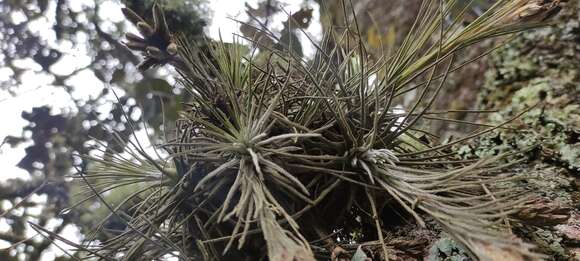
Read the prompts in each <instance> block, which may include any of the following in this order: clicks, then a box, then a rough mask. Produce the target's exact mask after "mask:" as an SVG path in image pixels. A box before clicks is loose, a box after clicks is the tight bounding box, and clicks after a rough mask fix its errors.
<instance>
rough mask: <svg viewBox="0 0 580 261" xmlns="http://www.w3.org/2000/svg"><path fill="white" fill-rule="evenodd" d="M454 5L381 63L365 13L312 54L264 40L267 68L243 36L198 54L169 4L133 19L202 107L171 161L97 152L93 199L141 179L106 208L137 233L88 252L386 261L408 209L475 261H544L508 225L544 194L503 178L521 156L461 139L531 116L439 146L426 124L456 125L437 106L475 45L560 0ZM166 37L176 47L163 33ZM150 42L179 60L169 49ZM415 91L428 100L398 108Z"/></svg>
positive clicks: (418, 26) (179, 130) (432, 9)
mask: <svg viewBox="0 0 580 261" xmlns="http://www.w3.org/2000/svg"><path fill="white" fill-rule="evenodd" d="M445 3H446V4H445V5H443V4H442V3H441V2H439V1H431V0H427V1H423V2H422V8H421V11H420V13H419V14H418V15H417V20H416V22H415V25H414V26H413V28H412V29H411V31H410V32H409V33H408V36H407V37H406V39H405V40H404V41H403V43H402V45H401V46H400V47H399V48H398V50H397V51H396V52H395V53H394V55H393V56H389V57H381V58H380V59H378V60H370V59H367V56H366V54H365V50H364V47H363V46H364V44H363V43H362V42H360V40H359V41H358V42H356V41H355V42H353V41H352V39H360V37H358V32H357V29H356V28H357V23H356V19H355V20H354V21H352V23H350V25H349V26H346V28H347V30H345V31H344V32H343V33H342V34H340V35H337V34H334V33H328V34H326V35H325V38H324V39H323V41H322V43H321V44H320V45H316V47H317V50H318V52H317V54H316V55H315V57H314V59H313V61H312V62H304V61H303V60H302V59H301V58H298V57H296V56H294V54H293V53H292V52H291V51H284V50H278V49H268V47H265V46H262V49H264V50H262V51H264V52H269V54H270V57H271V59H269V60H268V61H267V62H265V63H256V62H255V61H254V60H253V56H252V55H251V54H248V53H247V52H246V48H245V47H243V46H241V45H239V44H235V43H234V44H230V45H226V44H224V43H221V42H216V43H208V44H207V45H208V46H209V47H208V48H207V50H204V51H200V49H199V48H197V47H196V45H195V44H192V43H190V42H188V40H185V38H179V37H176V38H172V37H169V38H167V37H165V36H166V35H167V34H168V30H167V28H164V27H163V26H161V27H162V28H161V31H158V30H157V29H160V28H158V25H159V21H162V20H163V19H162V18H163V14H162V12H161V10H160V9H159V8H158V7H154V12H155V13H156V15H155V16H156V17H158V18H157V19H156V21H157V22H156V23H155V24H156V25H157V26H149V27H151V28H153V29H155V30H149V27H144V26H143V23H144V22H143V21H141V20H138V19H136V18H131V19H133V20H135V21H136V24H137V26H138V27H139V26H141V27H142V28H146V29H141V30H142V33H143V34H144V37H145V38H140V39H136V38H135V39H133V40H134V41H135V42H137V43H140V44H141V45H139V48H136V49H137V50H140V51H143V52H144V54H145V56H146V57H147V59H149V60H150V61H154V62H155V64H159V65H161V64H164V63H170V64H173V65H175V64H178V66H176V68H177V70H178V72H179V74H180V76H181V80H180V82H181V84H182V85H183V86H184V87H185V88H186V89H187V90H188V91H190V93H191V95H192V97H193V101H192V102H191V103H190V104H187V105H188V106H186V107H187V108H188V109H187V110H184V111H182V112H181V116H180V119H179V120H178V123H177V126H176V128H175V135H173V136H175V137H177V138H174V139H171V140H168V141H167V143H166V144H163V145H160V148H163V149H164V150H166V152H167V153H168V154H169V155H168V156H165V157H161V156H159V157H157V156H156V157H153V156H150V155H148V154H147V153H145V151H144V150H143V149H142V148H140V146H139V145H138V144H137V145H134V146H132V148H133V151H135V152H134V153H132V154H130V155H129V156H127V157H121V156H114V157H115V158H113V159H111V158H110V157H111V155H109V156H107V155H106V154H105V156H103V157H92V159H93V160H94V161H95V162H96V163H98V164H97V166H99V167H98V168H95V167H94V168H90V167H89V168H88V169H87V170H86V171H81V172H79V174H78V175H77V178H78V179H81V180H82V181H84V182H85V183H86V184H87V193H89V192H92V194H91V197H100V195H101V194H103V193H106V192H107V191H109V190H112V189H116V188H118V187H122V186H127V185H130V184H131V185H135V184H141V187H140V189H139V190H136V191H135V193H133V194H132V195H131V196H130V197H129V198H131V199H137V202H138V203H136V204H134V205H129V206H126V207H128V209H129V210H127V211H121V210H122V208H121V206H123V205H127V204H128V203H126V202H124V203H119V204H117V206H109V205H107V204H106V202H103V204H105V205H107V207H108V208H109V209H110V210H111V215H114V216H117V217H119V218H121V219H122V220H123V221H124V222H125V224H126V226H127V227H126V229H125V230H124V231H122V233H120V234H119V235H118V236H117V237H115V238H113V239H111V240H109V241H107V242H101V243H100V244H96V245H94V244H92V243H94V242H92V241H90V240H88V241H87V243H86V245H85V246H84V247H82V249H83V250H84V251H87V252H88V253H89V254H90V255H92V256H96V257H99V258H101V259H119V258H121V259H123V260H136V259H140V258H141V259H142V258H145V259H163V258H166V257H169V256H175V257H178V258H181V259H184V260H190V259H202V258H203V259H206V260H216V259H225V260H233V259H242V258H250V259H262V260H263V259H268V260H315V259H319V258H322V259H324V258H327V259H328V258H330V257H331V255H332V253H333V250H334V249H336V248H337V247H340V245H341V240H342V242H344V241H345V240H346V241H348V242H349V243H353V242H354V243H356V244H360V245H364V244H365V243H368V242H375V244H378V245H380V249H381V250H380V251H378V252H377V253H374V257H375V258H376V259H377V260H386V259H388V258H389V250H388V248H387V245H388V243H389V242H387V239H385V236H384V234H383V230H385V229H388V228H389V224H390V223H391V222H393V220H392V219H393V218H394V215H392V213H393V211H394V210H396V209H403V210H405V211H406V212H407V216H404V217H403V218H412V219H414V220H415V221H416V222H417V223H418V224H419V225H423V226H424V225H425V221H424V220H425V217H429V219H430V220H434V221H435V222H437V223H438V224H439V225H440V226H441V227H442V228H443V230H445V231H446V232H447V233H448V234H449V235H451V236H452V237H453V238H454V239H455V240H456V241H458V242H460V243H461V244H463V245H464V246H465V248H466V249H467V250H468V251H470V254H471V255H472V256H473V257H474V258H477V259H497V258H498V256H502V257H504V258H510V260H524V259H525V258H532V259H533V258H538V257H539V256H540V255H538V254H536V253H534V252H533V251H532V246H531V245H530V244H526V243H524V242H522V241H521V240H519V239H517V238H516V237H515V236H514V235H512V234H510V233H509V232H508V230H507V229H506V226H509V216H510V214H513V213H515V212H518V211H520V210H521V209H522V208H525V207H526V203H527V202H529V200H530V198H531V196H530V195H529V193H527V192H526V191H519V190H518V189H515V188H514V189H512V188H510V187H509V186H502V187H497V186H495V184H498V183H506V182H512V181H514V180H517V179H518V178H519V177H518V176H516V175H514V173H512V172H510V171H509V168H508V167H509V166H511V165H515V164H518V163H520V162H521V161H522V160H521V159H518V158H517V157H512V156H513V155H498V156H496V157H492V158H487V159H482V160H462V159H461V158H460V157H459V156H458V155H457V152H456V151H455V150H454V149H453V148H454V145H457V144H460V143H464V142H467V141H468V140H470V139H472V138H474V137H477V136H480V135H484V134H486V133H489V132H491V131H493V130H496V129H498V128H503V127H505V125H507V124H509V122H510V121H513V120H514V119H516V118H517V117H518V115H516V116H514V118H513V119H511V120H509V121H507V122H505V123H503V124H500V125H497V126H491V125H486V124H480V123H470V122H464V123H465V124H471V125H476V126H478V127H480V129H479V130H478V131H476V132H474V133H472V134H469V135H467V136H466V137H463V138H459V139H455V140H452V141H449V142H447V143H438V142H437V139H436V137H434V135H432V134H430V133H429V131H428V126H429V124H428V123H429V121H430V120H448V119H447V118H446V116H445V115H446V114H447V113H449V112H447V111H439V110H435V109H433V108H432V104H433V102H434V101H435V100H436V99H437V97H439V96H440V95H444V89H445V88H444V87H445V81H446V79H447V76H448V75H449V74H450V73H452V72H454V71H457V70H459V69H460V68H461V66H462V65H464V64H466V63H468V62H469V61H463V60H461V59H460V58H458V57H460V55H458V54H460V52H461V50H463V49H465V48H468V47H469V46H472V45H473V44H476V43H478V42H480V41H482V40H485V39H489V38H492V37H501V36H505V35H509V34H513V33H517V32H520V31H522V30H527V29H531V28H535V27H538V26H542V25H544V24H543V23H541V20H543V18H544V17H545V15H551V12H552V11H553V10H554V9H557V8H558V5H557V4H558V3H559V1H524V0H517V1H512V0H503V1H502V0H500V1H496V3H495V4H493V5H492V6H491V7H490V8H489V10H487V11H486V12H485V13H483V14H482V15H481V16H479V17H478V18H477V19H475V20H474V21H473V22H471V23H469V24H468V25H464V24H463V23H461V22H460V21H461V17H460V16H459V17H458V18H456V21H454V22H453V23H451V24H449V23H444V22H443V21H444V19H445V18H446V17H448V16H449V12H450V10H456V9H454V7H455V4H457V3H456V1H453V0H451V1H445ZM156 8H157V10H156ZM465 8H468V7H465ZM345 10H349V8H348V6H347V7H345ZM460 13H461V12H460ZM126 14H127V12H126ZM131 16H132V15H128V17H131ZM532 16H535V17H536V18H534V19H531V18H532ZM135 21H134V22H135ZM165 33H167V34H165ZM156 35H161V36H162V37H160V39H162V40H164V41H165V42H163V44H158V43H157V42H153V41H150V38H151V37H153V36H156ZM147 37H150V38H147ZM434 38H435V39H436V41H433V39H434ZM130 40H131V39H130ZM337 43H338V44H337ZM257 44H259V43H257ZM170 45H171V46H172V47H171V49H172V50H171V52H170V51H169V50H168V47H169V46H170ZM149 47H155V48H158V49H159V50H160V51H161V52H166V53H167V54H169V56H163V57H166V58H167V59H165V58H163V59H157V58H160V57H158V56H157V54H155V53H154V52H149V51H148V48H149ZM163 48H165V49H163ZM173 50H175V51H173ZM154 59H157V60H154ZM175 61H177V63H175ZM412 90H416V91H417V92H418V98H417V100H416V102H415V103H414V104H413V106H411V107H410V108H408V109H407V110H406V111H405V112H396V110H395V106H396V105H397V103H398V101H399V100H400V99H401V97H402V95H403V94H405V93H407V92H409V91H412ZM524 112H525V111H524ZM524 112H522V113H524ZM426 115H431V116H432V117H425V116H426ZM121 142H122V141H121ZM511 154H517V152H513V153H511ZM123 181H126V182H123ZM127 202H129V200H127ZM352 213H359V214H358V215H359V216H358V218H357V220H359V221H356V222H355V221H353V219H354V218H353V217H352ZM354 223H357V224H361V223H362V225H359V228H360V226H362V227H363V232H362V233H360V232H359V233H358V234H359V235H358V236H356V237H348V235H349V234H350V235H352V234H353V233H355V232H356V231H360V230H357V228H356V226H357V225H356V224H354ZM364 228H366V230H364ZM368 228H371V229H370V230H369V229H368ZM355 230H356V231H355ZM337 231H340V233H338V232H337ZM89 246H90V247H89ZM497 260H499V259H497Z"/></svg>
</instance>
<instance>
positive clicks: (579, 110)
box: [321, 0, 580, 260]
mask: <svg viewBox="0 0 580 261" xmlns="http://www.w3.org/2000/svg"><path fill="white" fill-rule="evenodd" d="M324 2H325V4H324V5H326V8H324V7H323V8H321V10H322V12H323V13H322V16H321V17H324V16H325V15H328V14H330V15H331V16H332V15H334V16H333V18H332V19H327V20H326V21H325V20H324V19H323V26H325V27H326V28H328V27H329V26H330V25H331V24H334V25H337V24H338V25H340V24H344V14H343V13H342V11H341V10H342V9H341V5H340V2H341V1H324ZM347 3H348V1H347ZM418 3H420V1H405V0H397V1H381V0H361V1H353V6H354V7H355V8H354V9H355V11H356V14H357V18H358V25H359V28H360V31H361V33H362V34H363V37H366V38H367V39H366V40H367V42H368V43H369V46H368V47H369V49H370V50H371V51H370V52H371V54H372V52H373V48H375V49H374V51H375V52H376V51H377V49H376V48H378V47H379V46H373V43H376V42H378V39H380V40H382V41H383V43H385V42H387V43H388V42H391V43H395V42H396V41H393V40H392V39H391V38H392V37H396V39H401V38H402V37H404V34H403V33H404V32H406V31H407V30H408V28H409V26H410V25H411V22H412V19H413V18H414V17H415V16H414V15H413V14H414V13H416V11H417V8H418ZM579 12H580V2H578V1H569V2H568V3H567V4H566V5H565V8H564V10H563V12H562V13H561V14H560V15H559V16H558V18H557V19H556V25H555V26H552V27H547V28H543V29H539V30H535V31H532V32H526V33H523V34H521V35H519V36H517V37H516V38H515V39H514V40H513V41H511V42H510V43H509V44H507V45H506V46H505V47H502V48H501V49H499V50H498V51H495V52H494V53H493V54H491V55H490V56H488V57H486V58H484V59H482V60H479V61H477V62H475V63H473V64H471V65H468V66H467V67H465V68H464V69H462V71H461V72H460V73H458V74H456V75H455V76H453V77H452V78H451V79H450V80H451V81H450V84H449V85H448V86H447V87H446V91H445V97H442V98H441V99H439V101H438V103H437V105H436V108H438V109H454V110H466V109H486V110H488V109H490V110H499V112H498V113H493V114H490V115H488V116H483V117H480V120H481V121H482V122H492V123H500V122H502V121H505V120H507V119H509V118H510V117H513V116H514V115H516V114H517V113H518V112H521V111H522V110H524V109H526V108H528V107H530V106H533V105H534V104H536V103H538V102H540V104H539V105H537V107H536V108H535V109H532V110H531V111H530V112H528V113H527V114H525V115H524V116H523V117H522V118H521V119H519V120H518V122H517V124H519V126H518V127H519V128H517V130H515V131H513V130H511V131H510V130H501V131H496V132H495V133H493V134H492V135H489V136H488V137H486V138H481V139H478V140H476V141H475V142H474V143H473V144H472V145H469V146H464V147H462V148H461V151H462V153H463V155H464V156H465V157H485V156H490V155H496V154H498V153H500V152H514V151H516V150H525V151H528V152H526V156H527V157H528V158H529V160H528V161H527V162H525V163H524V164H522V165H520V166H517V167H515V168H514V169H513V171H516V172H518V173H521V175H525V176H526V179H525V180H524V181H523V182H522V183H518V185H520V186H526V187H528V188H529V189H531V190H533V191H536V192H537V194H538V195H539V196H540V199H539V200H538V202H536V203H535V205H534V209H533V211H531V210H530V211H531V212H522V213H519V214H517V215H515V216H514V217H513V219H511V221H510V222H511V226H512V228H513V232H514V233H515V234H517V235H518V236H519V237H520V238H523V239H524V240H526V241H528V242H533V243H534V244H536V245H537V246H538V251H539V252H542V253H545V254H546V255H547V257H548V259H549V260H580V214H579V213H578V211H577V209H578V208H579V207H580V203H579V202H580V192H579V190H580V172H579V170H580V159H579V154H580V141H579V137H580V71H579V70H580V18H579ZM371 17H372V18H373V19H371ZM350 19H352V17H351V18H350ZM377 28H379V29H377ZM393 29H395V30H396V31H393V32H394V33H393V32H389V30H393ZM480 48H482V49H479V50H475V49H471V50H466V57H475V55H477V54H481V52H482V50H484V49H485V48H489V46H488V47H485V48H484V47H480ZM455 119H458V120H476V118H474V116H473V115H470V114H457V115H455ZM461 126H464V125H448V124H442V125H440V126H435V128H436V129H437V133H438V134H442V135H443V137H449V136H454V135H455V134H456V133H466V132H469V131H470V130H471V128H465V127H461ZM409 226H410V225H408V227H406V228H405V230H406V231H409V230H413V228H411V227H409ZM432 229H435V230H437V228H436V227H432ZM414 230H415V231H420V229H419V228H416V229H414ZM428 241H429V243H428V244H425V245H424V249H423V257H424V258H426V259H428V260H465V259H466V258H468V254H467V253H466V252H465V250H464V249H463V248H462V247H461V246H459V245H458V244H457V243H455V242H454V241H453V240H452V239H450V238H449V237H448V236H447V235H445V234H440V235H439V236H436V237H432V236H431V237H429V238H428ZM394 252H395V253H396V251H394ZM392 258H394V259H396V258H397V257H396V254H395V255H394V256H392Z"/></svg>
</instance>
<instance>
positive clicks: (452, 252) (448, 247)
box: [427, 234, 471, 261]
mask: <svg viewBox="0 0 580 261" xmlns="http://www.w3.org/2000/svg"><path fill="white" fill-rule="evenodd" d="M427 260H428V261H466V260H471V259H470V258H469V254H468V252H467V251H466V250H465V248H464V247H463V246H461V245H460V244H458V243H457V242H455V240H453V239H451V238H449V237H448V236H447V235H446V234H443V236H442V237H441V238H440V239H439V240H437V241H435V242H434V243H433V245H432V246H431V248H429V256H428V257H427Z"/></svg>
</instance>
